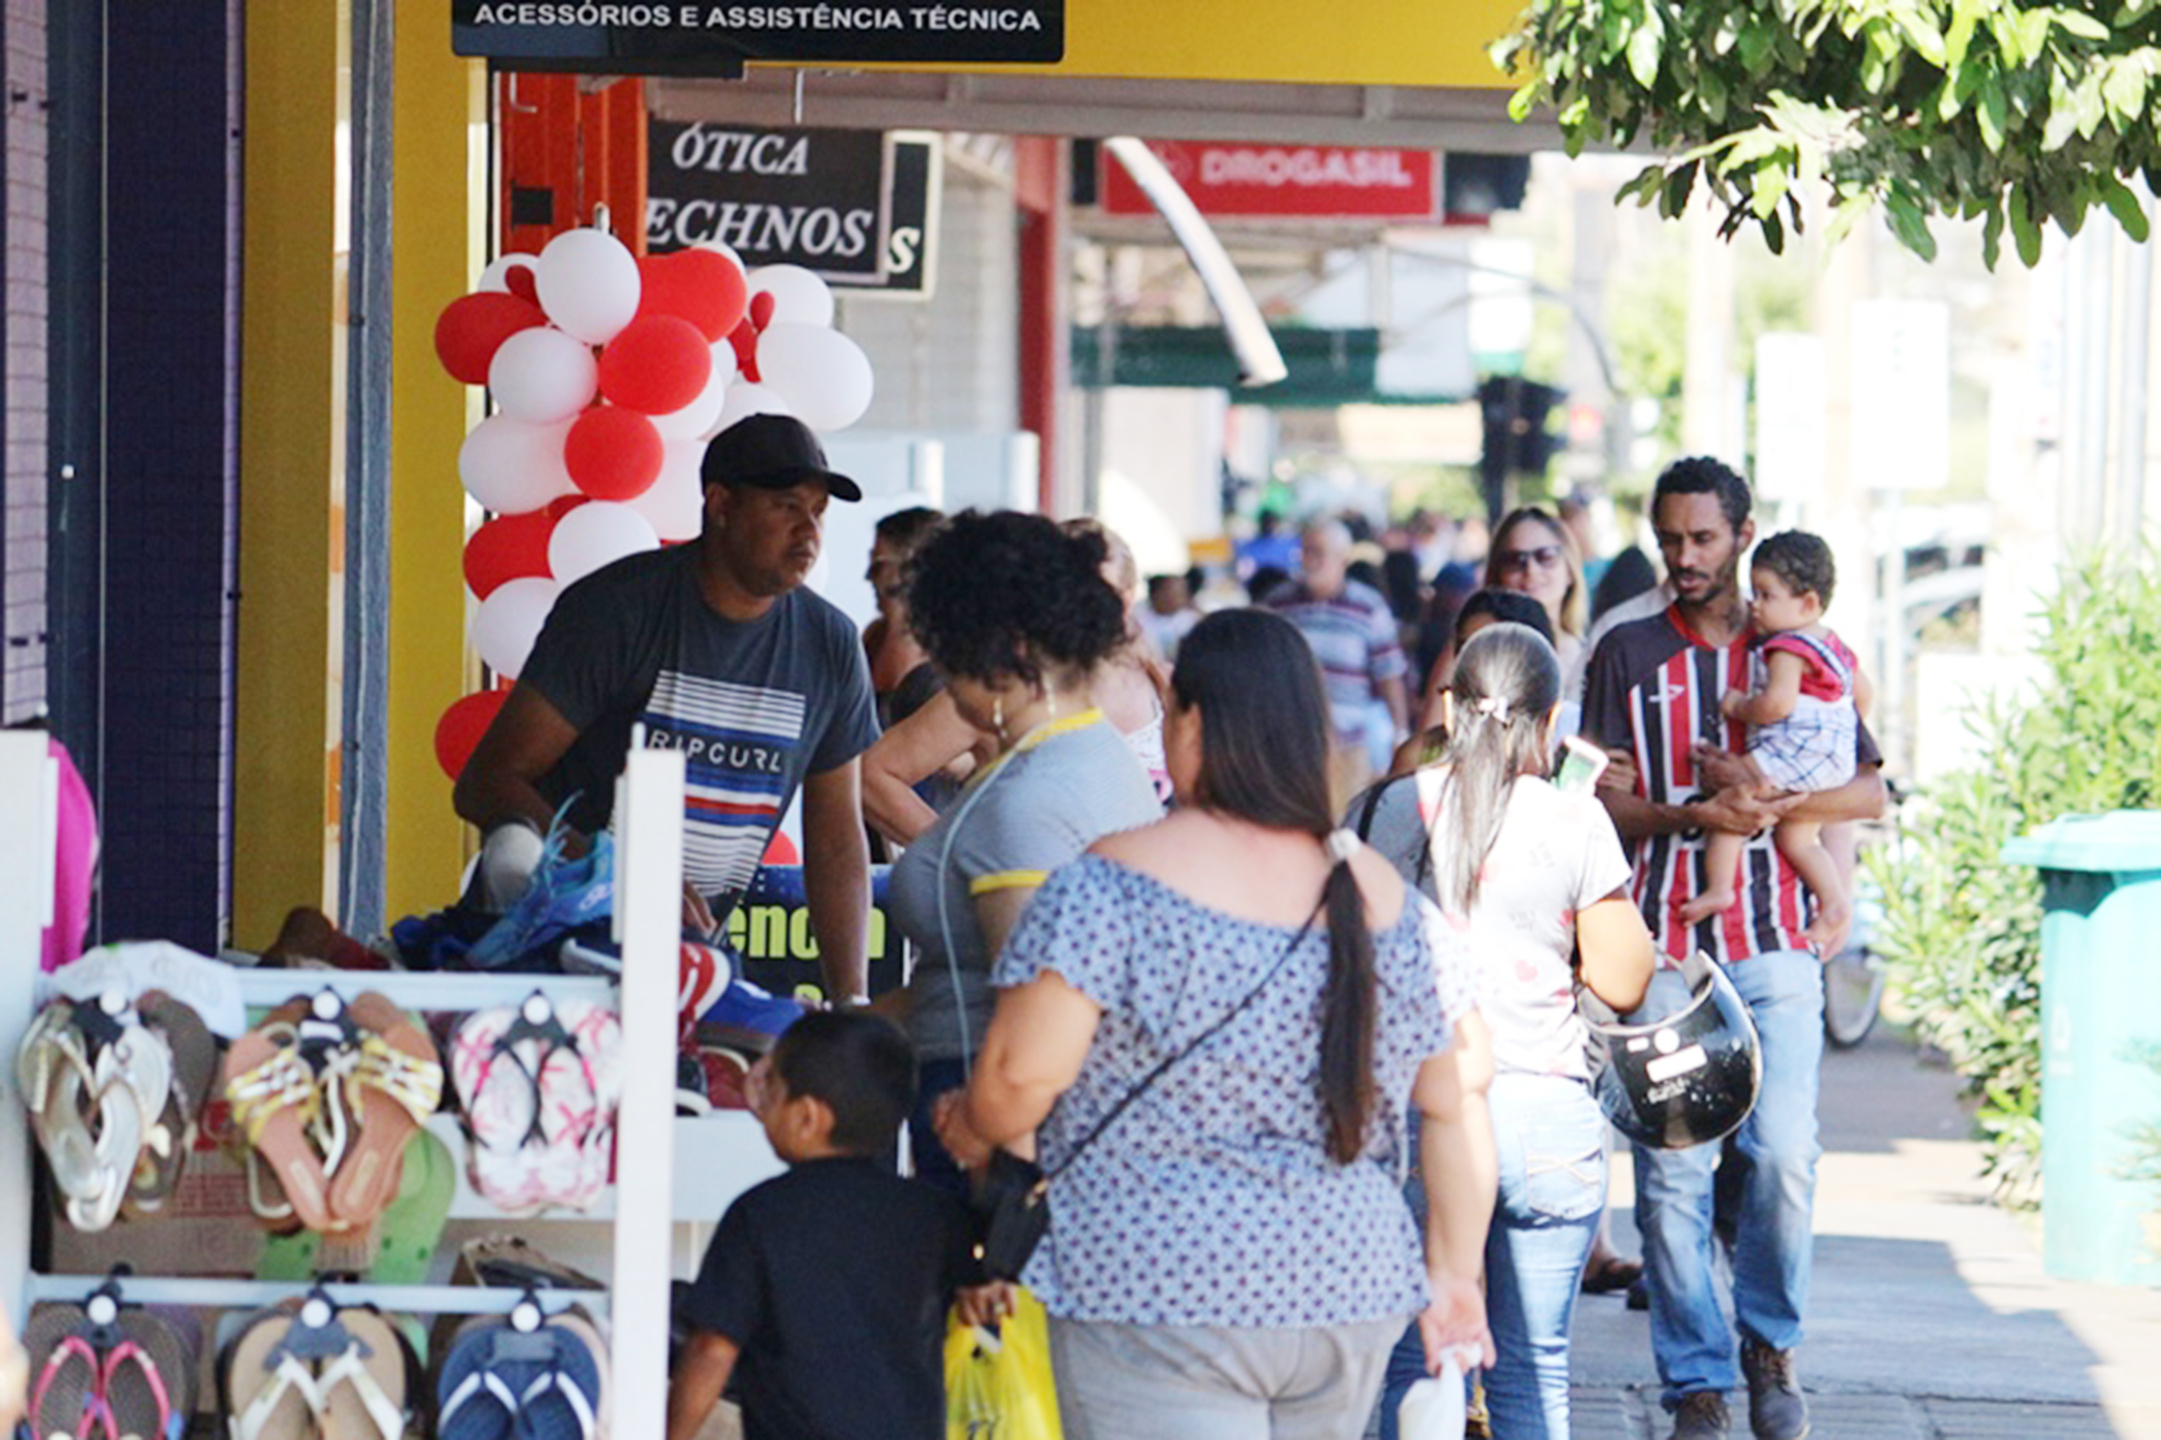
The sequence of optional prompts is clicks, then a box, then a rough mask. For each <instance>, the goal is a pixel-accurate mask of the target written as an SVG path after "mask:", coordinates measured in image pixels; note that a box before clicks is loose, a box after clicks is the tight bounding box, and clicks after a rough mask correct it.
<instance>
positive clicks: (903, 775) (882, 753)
mask: <svg viewBox="0 0 2161 1440" xmlns="http://www.w3.org/2000/svg"><path fill="white" fill-rule="evenodd" d="M1058 528H1059V529H1060V530H1062V531H1064V532H1065V533H1066V534H1067V535H1073V536H1080V537H1083V538H1088V539H1092V540H1094V541H1096V542H1098V543H1100V544H1101V545H1102V546H1103V578H1104V580H1105V581H1107V582H1108V583H1109V585H1110V587H1111V588H1112V589H1113V590H1114V591H1116V592H1117V594H1118V596H1119V600H1120V603H1121V604H1122V605H1123V607H1124V615H1125V620H1124V622H1123V623H1124V626H1125V633H1124V638H1123V639H1122V640H1121V641H1120V642H1119V643H1118V645H1117V646H1116V647H1115V648H1113V649H1112V650H1111V651H1110V653H1109V654H1107V655H1105V656H1104V657H1103V659H1102V661H1101V662H1100V663H1099V664H1098V665H1097V666H1096V668H1095V672H1094V674H1093V675H1091V676H1090V682H1089V691H1090V694H1091V695H1092V696H1093V697H1094V700H1095V703H1096V704H1097V705H1098V706H1100V707H1101V708H1102V710H1103V714H1104V715H1105V717H1106V718H1108V719H1109V720H1110V722H1111V725H1112V726H1113V727H1114V728H1115V729H1116V730H1117V731H1118V733H1119V734H1121V735H1123V736H1125V740H1126V745H1127V746H1128V747H1129V748H1130V749H1131V750H1132V751H1133V754H1134V756H1135V758H1137V759H1138V760H1139V761H1140V762H1141V767H1142V768H1143V769H1145V770H1146V771H1147V772H1148V777H1149V779H1150V780H1151V781H1152V782H1154V784H1155V787H1156V796H1157V798H1158V799H1160V800H1163V801H1165V802H1168V801H1169V799H1170V793H1171V786H1170V772H1169V771H1168V770H1167V769H1165V768H1164V759H1163V696H1164V693H1165V690H1166V689H1167V687H1168V685H1169V683H1170V682H1169V677H1167V676H1166V675H1165V674H1164V672H1163V667H1162V666H1161V665H1160V664H1158V663H1157V661H1156V659H1155V657H1154V656H1153V655H1152V654H1150V652H1149V647H1148V645H1147V643H1146V641H1145V639H1144V637H1143V636H1142V634H1141V629H1140V622H1139V620H1138V619H1137V618H1135V616H1134V613H1133V612H1134V607H1135V606H1136V605H1137V604H1138V603H1139V601H1140V596H1141V582H1140V566H1139V564H1138V563H1137V562H1136V561H1135V560H1134V558H1133V552H1132V550H1131V549H1130V548H1128V547H1127V545H1126V543H1125V541H1124V540H1121V539H1120V538H1119V537H1118V532H1116V531H1115V530H1112V529H1109V528H1108V527H1106V526H1105V525H1104V524H1103V522H1101V521H1100V520H1091V519H1088V518H1086V517H1082V518H1079V519H1073V520H1067V521H1064V522H1063V523H1061V524H1060V525H1059V526H1058ZM986 603H990V604H998V603H1002V601H1000V600H990V601H987V602H986ZM995 744H996V740H995V737H993V736H991V735H989V734H988V733H987V732H985V731H983V730H980V729H978V728H977V727H976V726H974V725H971V724H970V723H969V722H968V720H967V719H966V718H965V717H964V716H963V715H962V714H961V713H960V711H959V709H957V708H956V707H955V705H954V704H953V700H952V698H951V697H950V696H947V695H942V694H941V695H937V696H934V697H932V698H931V699H930V700H929V701H927V702H926V703H925V704H923V706H922V707H921V708H920V709H918V710H916V711H915V712H914V713H913V714H911V715H909V716H908V717H907V718H906V719H904V720H901V721H899V722H898V723H896V724H895V725H894V726H893V728H891V729H890V730H888V731H886V732H885V734H883V735H881V736H879V737H878V740H877V743H875V744H874V745H872V746H871V747H870V749H869V750H867V751H865V752H864V753H863V815H864V818H865V819H867V820H868V821H869V822H870V825H871V828H872V829H873V830H875V831H876V832H877V833H878V834H879V835H880V836H882V837H883V838H885V839H887V840H890V841H892V842H893V843H894V844H896V845H913V844H914V843H916V839H917V837H918V836H920V835H921V834H922V833H923V832H924V831H925V830H927V829H929V828H930V825H931V822H932V821H934V820H936V819H937V818H938V811H937V810H936V809H934V808H933V807H932V805H931V803H930V802H929V801H927V800H925V799H924V797H923V795H922V793H921V789H920V787H921V786H922V785H923V782H924V781H926V780H929V779H930V778H931V777H933V776H936V775H939V774H947V775H951V774H955V773H958V774H961V775H966V774H967V773H968V770H969V769H970V768H971V767H972V766H973V765H974V764H975V763H977V762H978V761H980V760H981V759H983V758H984V757H985V756H986V755H987V753H989V752H990V751H991V750H992V748H993V746H994V745H995ZM971 752H972V753H971Z"/></svg>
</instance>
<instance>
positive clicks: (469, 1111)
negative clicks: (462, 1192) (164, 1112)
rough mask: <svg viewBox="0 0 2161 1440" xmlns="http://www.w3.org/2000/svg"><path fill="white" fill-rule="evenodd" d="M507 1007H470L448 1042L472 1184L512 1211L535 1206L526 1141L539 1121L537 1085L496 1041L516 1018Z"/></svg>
mask: <svg viewBox="0 0 2161 1440" xmlns="http://www.w3.org/2000/svg"><path fill="white" fill-rule="evenodd" d="M517 1020H518V1015H517V1011H515V1010H513V1009H511V1008H509V1007H497V1008H494V1009H488V1010H475V1011H474V1012H473V1013H472V1014H470V1015H468V1016H466V1017H465V1020H464V1022H463V1023H462V1024H460V1025H459V1026H458V1029H457V1033H456V1034H455V1035H453V1036H452V1037H451V1042H450V1076H451V1081H452V1083H453V1085H454V1086H455V1087H456V1090H457V1095H458V1108H459V1109H460V1110H462V1111H463V1112H464V1114H465V1129H466V1133H467V1135H468V1136H469V1137H470V1139H471V1143H470V1144H468V1145H467V1146H466V1149H465V1160H466V1168H467V1170H468V1171H469V1172H470V1174H471V1177H472V1182H473V1189H474V1190H476V1191H478V1192H479V1193H480V1195H481V1197H482V1198H483V1199H485V1200H487V1201H488V1203H490V1204H491V1205H494V1206H495V1207H496V1208H498V1209H500V1210H504V1211H507V1212H509V1213H512V1214H519V1213H524V1212H529V1211H531V1210H533V1209H534V1208H536V1205H537V1201H538V1196H537V1194H536V1193H535V1190H534V1186H533V1167H532V1163H531V1159H530V1157H529V1156H528V1155H527V1154H526V1149H525V1146H526V1140H527V1137H528V1136H530V1135H531V1134H532V1133H533V1132H534V1130H535V1129H536V1128H537V1126H538V1124H539V1116H540V1090H539V1087H538V1086H536V1085H535V1084H534V1083H533V1077H532V1075H531V1074H530V1073H529V1072H528V1071H527V1070H525V1068H524V1067H523V1065H522V1063H520V1062H518V1061H517V1060H516V1059H515V1058H514V1052H512V1053H499V1052H498V1048H497V1047H498V1044H499V1042H500V1041H501V1040H502V1039H503V1037H504V1036H506V1035H508V1034H509V1033H510V1029H511V1027H512V1026H513V1025H515V1024H516V1023H517Z"/></svg>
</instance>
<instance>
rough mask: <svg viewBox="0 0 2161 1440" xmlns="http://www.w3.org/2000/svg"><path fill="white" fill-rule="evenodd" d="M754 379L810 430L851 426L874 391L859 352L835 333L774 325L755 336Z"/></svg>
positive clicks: (867, 362) (867, 361)
mask: <svg viewBox="0 0 2161 1440" xmlns="http://www.w3.org/2000/svg"><path fill="white" fill-rule="evenodd" d="M758 377H759V380H760V382H761V383H762V384H763V385H764V386H765V388H766V389H768V390H771V391H773V392H774V393H775V394H777V395H779V396H780V398H781V399H783V400H785V401H787V402H788V408H789V409H790V410H793V411H794V412H795V417H796V419H798V420H801V421H802V422H803V423H804V424H805V425H808V426H809V427H810V428H811V429H813V430H845V429H846V428H847V427H848V426H850V425H853V424H854V423H855V422H856V421H858V420H860V419H862V418H863V412H864V411H865V410H868V409H869V408H870V397H871V394H872V392H873V391H874V390H875V388H876V386H875V384H874V382H873V380H872V378H871V371H870V357H869V356H867V355H865V354H864V353H863V347H862V346H860V345H858V344H856V343H855V342H854V341H853V340H850V339H849V338H848V337H847V336H845V335H843V334H841V333H840V332H839V331H838V330H828V329H826V328H824V327H823V326H820V325H797V324H792V323H784V322H782V321H778V320H776V321H774V322H773V323H772V324H771V325H768V326H766V327H765V330H764V331H763V332H762V333H761V334H760V335H759V336H758Z"/></svg>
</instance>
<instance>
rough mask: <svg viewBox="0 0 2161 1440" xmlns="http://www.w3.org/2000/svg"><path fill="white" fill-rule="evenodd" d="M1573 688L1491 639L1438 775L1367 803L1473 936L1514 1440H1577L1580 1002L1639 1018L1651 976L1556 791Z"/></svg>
mask: <svg viewBox="0 0 2161 1440" xmlns="http://www.w3.org/2000/svg"><path fill="white" fill-rule="evenodd" d="M1560 689H1561V669H1560V663H1559V661H1558V660H1557V658H1556V657H1555V655H1554V650H1553V647H1552V646H1551V645H1550V644H1548V643H1547V642H1546V640H1545V638H1544V637H1543V636H1541V635H1539V634H1538V633H1537V632H1535V631H1533V630H1532V629H1530V628H1529V627H1527V626H1524V625H1516V624H1500V625H1493V626H1489V627H1488V628H1486V629H1484V630H1481V631H1479V632H1478V634H1477V635H1475V636H1473V637H1472V638H1471V640H1470V641H1469V642H1468V643H1467V644H1465V645H1464V647H1463V649H1462V652H1461V653H1460V654H1459V655H1458V656H1457V657H1456V668H1455V673H1454V675H1453V676H1452V677H1451V679H1450V682H1449V689H1448V692H1447V704H1448V709H1449V711H1450V713H1449V715H1448V717H1447V724H1448V734H1449V740H1448V746H1447V749H1446V750H1445V751H1444V752H1443V753H1442V756H1441V759H1440V760H1439V762H1438V763H1436V764H1434V765H1430V766H1427V767H1425V768H1423V769H1421V770H1418V771H1416V772H1414V773H1413V774H1411V775H1408V776H1405V777H1402V778H1401V779H1396V780H1391V781H1388V782H1385V784H1384V785H1383V786H1382V787H1381V788H1380V789H1379V790H1377V791H1375V792H1369V794H1368V795H1366V796H1363V797H1361V798H1359V799H1358V800H1354V801H1353V802H1352V806H1351V814H1352V816H1353V818H1354V820H1355V821H1356V822H1357V823H1358V825H1359V828H1360V829H1362V830H1363V831H1364V832H1365V834H1366V835H1367V837H1368V838H1369V839H1370V840H1371V841H1372V843H1373V845H1374V847H1375V848H1376V849H1378V850H1379V851H1380V852H1381V853H1382V854H1383V855H1385V856H1387V857H1388V858H1389V859H1390V860H1391V861H1393V862H1394V863H1395V864H1396V866H1397V868H1398V869H1399V871H1400V872H1401V873H1402V875H1403V877H1404V878H1405V879H1407V880H1409V881H1411V882H1412V883H1413V884H1415V885H1417V886H1419V887H1420V888H1421V889H1423V890H1424V891H1425V892H1426V893H1427V894H1428V895H1429V896H1430V897H1432V898H1433V899H1434V900H1436V901H1437V902H1439V904H1440V906H1441V909H1442V910H1443V911H1444V912H1446V913H1447V914H1448V916H1449V917H1450V919H1451V920H1452V922H1453V923H1454V924H1455V925H1457V926H1458V927H1459V928H1460V929H1461V930H1462V932H1463V933H1464V934H1465V935H1466V936H1467V938H1468V940H1469V944H1470V950H1471V966H1472V973H1473V976H1474V981H1473V984H1474V989H1475V992H1476V995H1477V999H1478V1006H1479V1009H1480V1012H1481V1013H1482V1014H1483V1015H1484V1016H1485V1017H1486V1020H1487V1024H1488V1026H1489V1028H1490V1031H1491V1037H1492V1046H1493V1065H1494V1072H1495V1073H1494V1077H1493V1085H1492V1091H1491V1109H1492V1116H1493V1129H1494V1139H1495V1145H1496V1149H1497V1151H1498V1154H1499V1168H1500V1195H1499V1205H1498V1207H1497V1208H1496V1210H1495V1211H1494V1214H1493V1222H1492V1227H1491V1229H1490V1230H1489V1232H1488V1234H1487V1236H1486V1243H1485V1271H1486V1304H1487V1312H1488V1314H1489V1316H1490V1317H1491V1320H1492V1325H1493V1336H1494V1343H1495V1346H1496V1349H1497V1350H1498V1352H1499V1354H1498V1360H1497V1363H1496V1364H1495V1365H1494V1366H1493V1371H1492V1374H1491V1375H1489V1376H1488V1377H1487V1379H1486V1400H1487V1405H1488V1407H1489V1409H1490V1412H1491V1418H1492V1426H1493V1430H1492V1433H1493V1434H1494V1435H1495V1436H1496V1437H1498V1440H1567V1436H1568V1329H1569V1322H1570V1319H1571V1317H1572V1315H1573V1312H1574V1303H1575V1297H1576V1291H1577V1281H1578V1277H1579V1276H1580V1275H1581V1273H1582V1271H1583V1263H1584V1260H1585V1258H1586V1257H1587V1256H1588V1255H1589V1254H1590V1251H1591V1245H1592V1242H1593V1239H1594V1238H1595V1236H1596V1235H1597V1232H1598V1222H1599V1216H1600V1215H1601V1213H1602V1212H1603V1211H1604V1209H1605V1185H1606V1171H1605V1154H1604V1149H1603V1141H1604V1137H1605V1129H1606V1122H1605V1117H1604V1116H1603V1114H1601V1112H1600V1111H1599V1108H1598V1105H1597V1103H1596V1102H1595V1101H1594V1100H1593V1099H1592V1098H1591V1092H1590V1076H1591V1071H1590V1064H1589V1057H1588V1050H1587V1045H1588V1034H1587V1032H1586V1030H1585V1028H1584V1025H1583V1022H1582V1020H1581V1018H1579V1016H1578V1015H1577V1013H1576V1007H1575V1003H1574V1000H1573V998H1572V991H1573V988H1574V985H1575V983H1578V982H1580V983H1581V984H1583V985H1585V986H1587V987H1588V988H1589V989H1590V990H1591V991H1592V992H1593V993H1594V994H1596V995H1597V996H1598V997H1599V998H1600V999H1601V1000H1603V1001H1605V1002H1606V1003H1607V1004H1608V1005H1610V1006H1612V1007H1613V1008H1614V1009H1615V1010H1618V1011H1622V1012H1624V1013H1625V1012H1627V1011H1630V1010H1633V1009H1635V1008H1636V1006H1637V1005H1639V1004H1640V1003H1642V1000H1643V992H1644V988H1645V987H1646V986H1647V985H1648V984H1649V983H1650V978H1651V964H1652V956H1651V937H1650V932H1649V931H1648V930H1646V929H1645V927H1644V923H1643V917H1642V915H1641V914H1640V913H1639V912H1638V911H1637V909H1636V904H1635V901H1634V899H1633V898H1631V895H1630V893H1629V866H1628V862H1627V860H1626V859H1625V858H1624V857H1623V855H1622V853H1621V844H1620V838H1619V837H1618V836H1617V835H1616V834H1615V833H1614V829H1613V822H1612V821H1610V820H1609V819H1607V818H1606V811H1605V808H1604V807H1603V806H1602V805H1600V804H1599V802H1598V801H1597V799H1596V798H1595V797H1594V796H1592V795H1591V794H1590V793H1589V792H1588V791H1585V792H1582V793H1573V794H1572V793H1566V792H1563V791H1561V790H1559V789H1557V788H1556V787H1555V786H1553V785H1552V784H1551V783H1549V782H1548V781H1547V780H1546V778H1545V776H1546V775H1547V773H1548V772H1549V771H1550V770H1551V768H1552V763H1553V749H1554V718H1555V714H1556V711H1557V709H1558V705H1559V701H1560ZM1578 956H1580V966H1577V965H1575V964H1574V962H1575V960H1576V957H1578ZM1572 971H1573V973H1572ZM1420 1348H1421V1347H1420V1346H1419V1345H1418V1344H1417V1342H1416V1338H1415V1337H1414V1336H1411V1335H1408V1334H1407V1335H1406V1336H1405V1337H1404V1339H1403V1341H1402V1342H1401V1343H1400V1344H1399V1346H1398V1349H1397V1351H1396V1354H1395V1356H1394V1357H1393V1358H1392V1359H1391V1361H1390V1365H1389V1373H1388V1383H1387V1385H1386V1387H1385V1389H1384V1392H1383V1399H1382V1426H1383V1428H1382V1432H1381V1433H1382V1435H1383V1437H1384V1440H1394V1436H1395V1433H1396V1432H1395V1415H1394V1408H1395V1402H1396V1401H1398V1400H1400V1398H1401V1395H1402V1392H1403V1391H1404V1390H1405V1389H1407V1388H1408V1386H1409V1384H1410V1382H1411V1381H1412V1380H1413V1379H1415V1378H1416V1377H1417V1375H1418V1373H1419V1370H1420V1369H1421V1368H1422V1366H1423V1360H1424V1357H1423V1356H1422V1355H1421V1354H1420V1353H1419V1352H1420Z"/></svg>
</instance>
